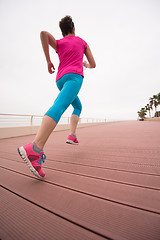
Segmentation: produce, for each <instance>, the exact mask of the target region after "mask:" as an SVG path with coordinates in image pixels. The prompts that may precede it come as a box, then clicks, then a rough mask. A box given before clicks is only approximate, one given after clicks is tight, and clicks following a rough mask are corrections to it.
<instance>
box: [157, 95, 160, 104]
mask: <svg viewBox="0 0 160 240" xmlns="http://www.w3.org/2000/svg"><path fill="white" fill-rule="evenodd" d="M157 101H158V105H160V93H158V94H157Z"/></svg>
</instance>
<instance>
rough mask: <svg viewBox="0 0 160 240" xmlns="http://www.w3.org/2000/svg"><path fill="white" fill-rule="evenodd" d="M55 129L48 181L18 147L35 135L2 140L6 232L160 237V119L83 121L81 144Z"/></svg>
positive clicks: (12, 235)
mask: <svg viewBox="0 0 160 240" xmlns="http://www.w3.org/2000/svg"><path fill="white" fill-rule="evenodd" d="M67 134H68V131H60V132H54V133H53V134H52V136H51V137H50V139H49V141H48V143H47V145H46V148H45V153H46V155H47V160H46V163H45V164H44V170H45V171H46V178H45V180H44V181H41V180H38V179H36V178H35V177H34V175H33V176H32V174H31V173H30V171H29V169H28V167H27V166H26V165H25V164H24V163H23V161H22V160H21V158H20V157H19V156H18V154H17V150H16V148H17V147H18V146H21V145H22V144H23V145H24V144H26V143H28V142H30V141H32V140H33V136H26V137H17V138H10V139H3V140H0V150H1V157H0V162H1V167H0V181H1V184H2V186H3V187H2V188H1V193H0V200H1V212H0V216H1V219H0V222H1V224H0V239H2V240H10V239H13V240H23V239H24V240H41V239H43V240H44V239H47V240H87V239H89V240H100V239H114V240H124V239H129V240H143V239H144V240H146V239H148V240H159V239H160V122H138V121H128V122H118V123H107V124H104V125H99V126H93V127H86V128H81V129H78V132H77V135H78V138H79V141H80V145H79V146H72V145H67V144H65V140H66V136H67Z"/></svg>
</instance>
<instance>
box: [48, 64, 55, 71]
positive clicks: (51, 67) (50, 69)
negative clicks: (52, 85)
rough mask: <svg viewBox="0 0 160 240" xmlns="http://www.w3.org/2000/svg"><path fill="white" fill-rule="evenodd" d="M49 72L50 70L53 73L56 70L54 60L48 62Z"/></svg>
mask: <svg viewBox="0 0 160 240" xmlns="http://www.w3.org/2000/svg"><path fill="white" fill-rule="evenodd" d="M48 72H49V73H50V74H52V73H54V72H55V67H54V65H53V63H52V62H48Z"/></svg>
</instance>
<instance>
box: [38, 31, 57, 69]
mask: <svg viewBox="0 0 160 240" xmlns="http://www.w3.org/2000/svg"><path fill="white" fill-rule="evenodd" d="M40 38H41V43H42V47H43V51H44V54H45V57H46V61H47V64H48V71H49V73H51V74H52V73H54V70H55V68H54V65H53V63H52V62H51V59H50V55H49V45H50V46H51V47H53V48H54V50H55V51H57V42H56V40H55V38H54V37H53V36H52V35H51V34H50V33H49V32H46V31H42V32H41V33H40Z"/></svg>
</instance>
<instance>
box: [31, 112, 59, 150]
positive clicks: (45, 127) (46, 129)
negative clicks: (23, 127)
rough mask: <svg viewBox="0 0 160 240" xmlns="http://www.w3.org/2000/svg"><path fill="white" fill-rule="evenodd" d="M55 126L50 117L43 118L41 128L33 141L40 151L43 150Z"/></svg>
mask: <svg viewBox="0 0 160 240" xmlns="http://www.w3.org/2000/svg"><path fill="white" fill-rule="evenodd" d="M56 125H57V123H56V121H55V120H54V119H52V118H51V117H49V116H47V115H45V116H44V117H43V119H42V123H41V126H40V128H39V130H38V132H37V135H36V137H35V139H34V142H35V143H36V145H37V146H38V147H39V148H40V149H43V148H44V145H45V143H46V141H47V139H48V138H49V136H50V134H51V133H52V131H53V130H54V128H55V127H56Z"/></svg>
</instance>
